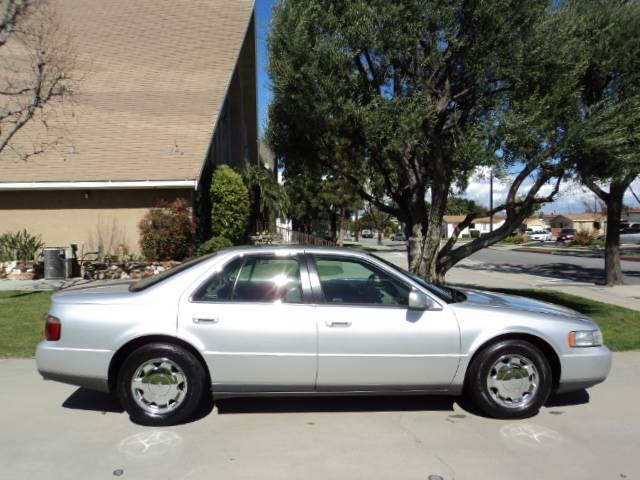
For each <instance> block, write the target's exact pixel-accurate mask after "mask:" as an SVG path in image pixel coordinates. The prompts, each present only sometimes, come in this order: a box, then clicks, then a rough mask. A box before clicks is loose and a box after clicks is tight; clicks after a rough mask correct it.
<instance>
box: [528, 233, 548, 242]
mask: <svg viewBox="0 0 640 480" xmlns="http://www.w3.org/2000/svg"><path fill="white" fill-rule="evenodd" d="M528 235H529V238H530V239H531V240H538V241H540V242H548V241H549V240H551V232H548V231H546V230H534V231H533V232H531V233H529V234H528Z"/></svg>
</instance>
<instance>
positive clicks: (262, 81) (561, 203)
mask: <svg viewBox="0 0 640 480" xmlns="http://www.w3.org/2000/svg"><path fill="white" fill-rule="evenodd" d="M275 1H276V0H256V25H257V30H258V118H259V127H260V128H259V130H260V135H261V136H262V134H263V133H264V128H265V126H266V122H267V112H268V108H269V102H270V101H271V96H272V95H271V88H270V79H269V73H268V71H267V70H268V63H269V53H268V50H267V37H268V35H269V26H270V23H271V10H272V8H273V5H274V3H275ZM525 186H526V185H525ZM631 188H632V189H633V190H634V191H635V193H636V194H637V195H639V196H640V179H636V181H635V182H634V183H633V184H632V185H631ZM508 189H509V184H508V183H501V182H499V181H494V184H493V191H494V197H493V202H494V205H498V204H499V203H500V202H501V201H502V200H504V198H505V197H506V194H507V190H508ZM550 190H551V186H548V187H546V190H545V189H543V191H541V192H540V193H541V194H542V195H544V194H545V193H547V194H548V193H549V192H550ZM462 196H463V197H465V198H470V199H471V200H474V201H476V202H477V203H479V204H482V205H485V206H488V205H489V179H488V177H487V175H486V172H482V171H479V172H478V173H477V174H476V175H474V176H473V177H472V179H471V180H470V182H469V187H468V188H467V190H466V192H465V193H464V194H463V195H462ZM585 202H588V203H589V204H593V203H594V194H593V193H592V192H590V191H589V190H588V189H586V188H585V187H582V186H581V185H579V184H578V182H576V181H574V180H573V179H569V181H566V182H564V183H563V185H562V187H561V188H560V195H559V196H558V199H557V200H556V201H555V202H552V203H548V204H547V205H545V207H544V208H543V210H544V211H545V212H546V213H579V212H583V211H584V210H585V205H584V204H585ZM625 203H626V204H627V205H629V206H631V207H634V208H637V207H640V204H639V203H638V202H637V201H636V200H635V198H634V197H633V195H632V194H631V192H629V191H628V192H627V194H626V195H625Z"/></svg>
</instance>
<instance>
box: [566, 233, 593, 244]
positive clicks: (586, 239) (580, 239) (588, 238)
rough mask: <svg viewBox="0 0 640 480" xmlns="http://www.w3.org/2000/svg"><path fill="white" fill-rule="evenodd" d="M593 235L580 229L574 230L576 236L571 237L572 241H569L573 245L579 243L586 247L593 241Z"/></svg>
mask: <svg viewBox="0 0 640 480" xmlns="http://www.w3.org/2000/svg"><path fill="white" fill-rule="evenodd" d="M593 240H594V238H593V236H592V235H591V233H589V232H587V231H584V230H582V231H580V232H576V236H575V237H574V238H573V242H571V243H572V244H573V245H579V246H581V247H586V246H588V245H591V244H592V243H593Z"/></svg>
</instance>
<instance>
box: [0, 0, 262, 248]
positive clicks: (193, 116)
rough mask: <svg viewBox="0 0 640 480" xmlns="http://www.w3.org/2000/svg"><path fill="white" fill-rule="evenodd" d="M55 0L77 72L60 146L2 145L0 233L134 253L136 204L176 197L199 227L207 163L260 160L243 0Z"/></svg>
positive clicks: (250, 18)
mask: <svg viewBox="0 0 640 480" xmlns="http://www.w3.org/2000/svg"><path fill="white" fill-rule="evenodd" d="M56 5H57V6H58V8H59V15H60V22H61V26H62V28H63V29H64V30H65V31H68V32H71V39H72V42H73V44H74V47H75V49H76V51H77V57H78V59H77V64H78V67H77V68H78V69H79V70H80V72H81V77H82V80H81V82H80V84H79V89H78V93H77V95H76V96H75V98H74V104H73V105H72V106H71V107H68V106H67V107H65V108H64V109H62V110H61V112H60V113H59V115H58V121H59V122H62V124H63V126H64V130H65V132H66V133H65V136H64V139H63V141H62V142H61V143H60V144H58V145H57V146H56V147H55V148H51V149H49V150H47V151H46V152H45V153H43V154H40V155H37V156H33V157H30V158H29V159H28V160H26V161H23V160H22V159H20V158H19V157H18V156H16V155H14V154H12V153H11V152H9V151H6V150H5V151H3V153H2V154H1V155H2V156H1V157H0V167H1V168H0V234H2V233H4V232H7V231H15V230H18V229H23V228H26V229H27V230H28V231H29V232H30V233H32V234H40V235H42V237H43V239H44V241H45V243H46V244H47V245H49V246H63V245H68V244H69V243H76V244H79V245H81V246H82V245H83V246H84V249H85V251H88V250H91V249H93V248H95V247H96V246H97V245H96V243H98V242H99V241H100V239H104V238H106V237H109V238H110V239H111V240H112V242H111V243H122V244H124V245H125V246H126V247H127V248H128V249H129V250H131V251H136V250H137V249H138V229H137V224H138V222H139V220H140V219H141V217H142V216H143V215H144V213H145V212H146V211H148V209H149V208H150V207H153V206H155V205H157V204H158V202H159V201H161V200H167V201H171V200H173V199H176V198H183V199H185V200H187V201H188V202H189V203H190V204H191V205H192V207H193V209H194V212H195V214H196V215H197V217H198V218H200V219H201V223H200V229H201V230H202V231H203V232H206V230H207V229H208V214H207V212H209V211H210V205H209V200H208V186H209V181H210V176H211V171H212V169H213V168H214V167H215V166H216V165H218V164H220V163H226V164H230V165H231V166H234V167H238V168H242V167H243V166H245V165H247V164H256V163H257V162H258V141H257V103H256V43H255V42H256V40H255V38H256V37H255V19H254V2H253V0H234V1H232V2H231V1H228V0H190V1H176V0H171V1H169V0H135V1H131V0H109V1H104V0H60V1H59V2H57V3H56ZM24 141H25V142H28V141H29V132H28V131H27V132H26V133H25V135H24ZM116 237H117V240H114V238H116ZM81 248H82V247H81ZM103 248H107V246H106V245H103Z"/></svg>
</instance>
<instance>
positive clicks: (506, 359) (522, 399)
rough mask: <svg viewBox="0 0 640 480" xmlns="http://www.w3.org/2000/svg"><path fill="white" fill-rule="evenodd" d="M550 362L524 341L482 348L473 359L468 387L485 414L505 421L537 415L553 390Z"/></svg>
mask: <svg viewBox="0 0 640 480" xmlns="http://www.w3.org/2000/svg"><path fill="white" fill-rule="evenodd" d="M552 383H553V379H552V374H551V367H550V365H549V361H548V360H547V359H546V358H545V356H544V355H543V353H542V352H541V351H540V350H539V349H538V348H537V347H536V346H535V345H533V344H531V343H529V342H527V341H525V340H503V341H500V342H497V343H494V344H492V345H489V346H487V347H485V348H484V349H482V350H481V351H480V352H479V353H478V355H477V356H476V357H475V358H474V359H473V362H472V364H471V365H470V367H469V371H468V374H467V380H466V384H465V388H466V391H467V393H468V394H469V396H470V397H471V400H472V401H473V403H474V405H475V406H476V407H477V408H478V409H479V410H480V411H481V412H482V413H484V414H485V415H487V416H489V417H494V418H502V419H517V418H527V417H531V416H533V415H535V414H537V413H538V411H539V410H540V407H542V405H544V403H545V402H546V401H547V398H549V395H550V393H551V388H552Z"/></svg>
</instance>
